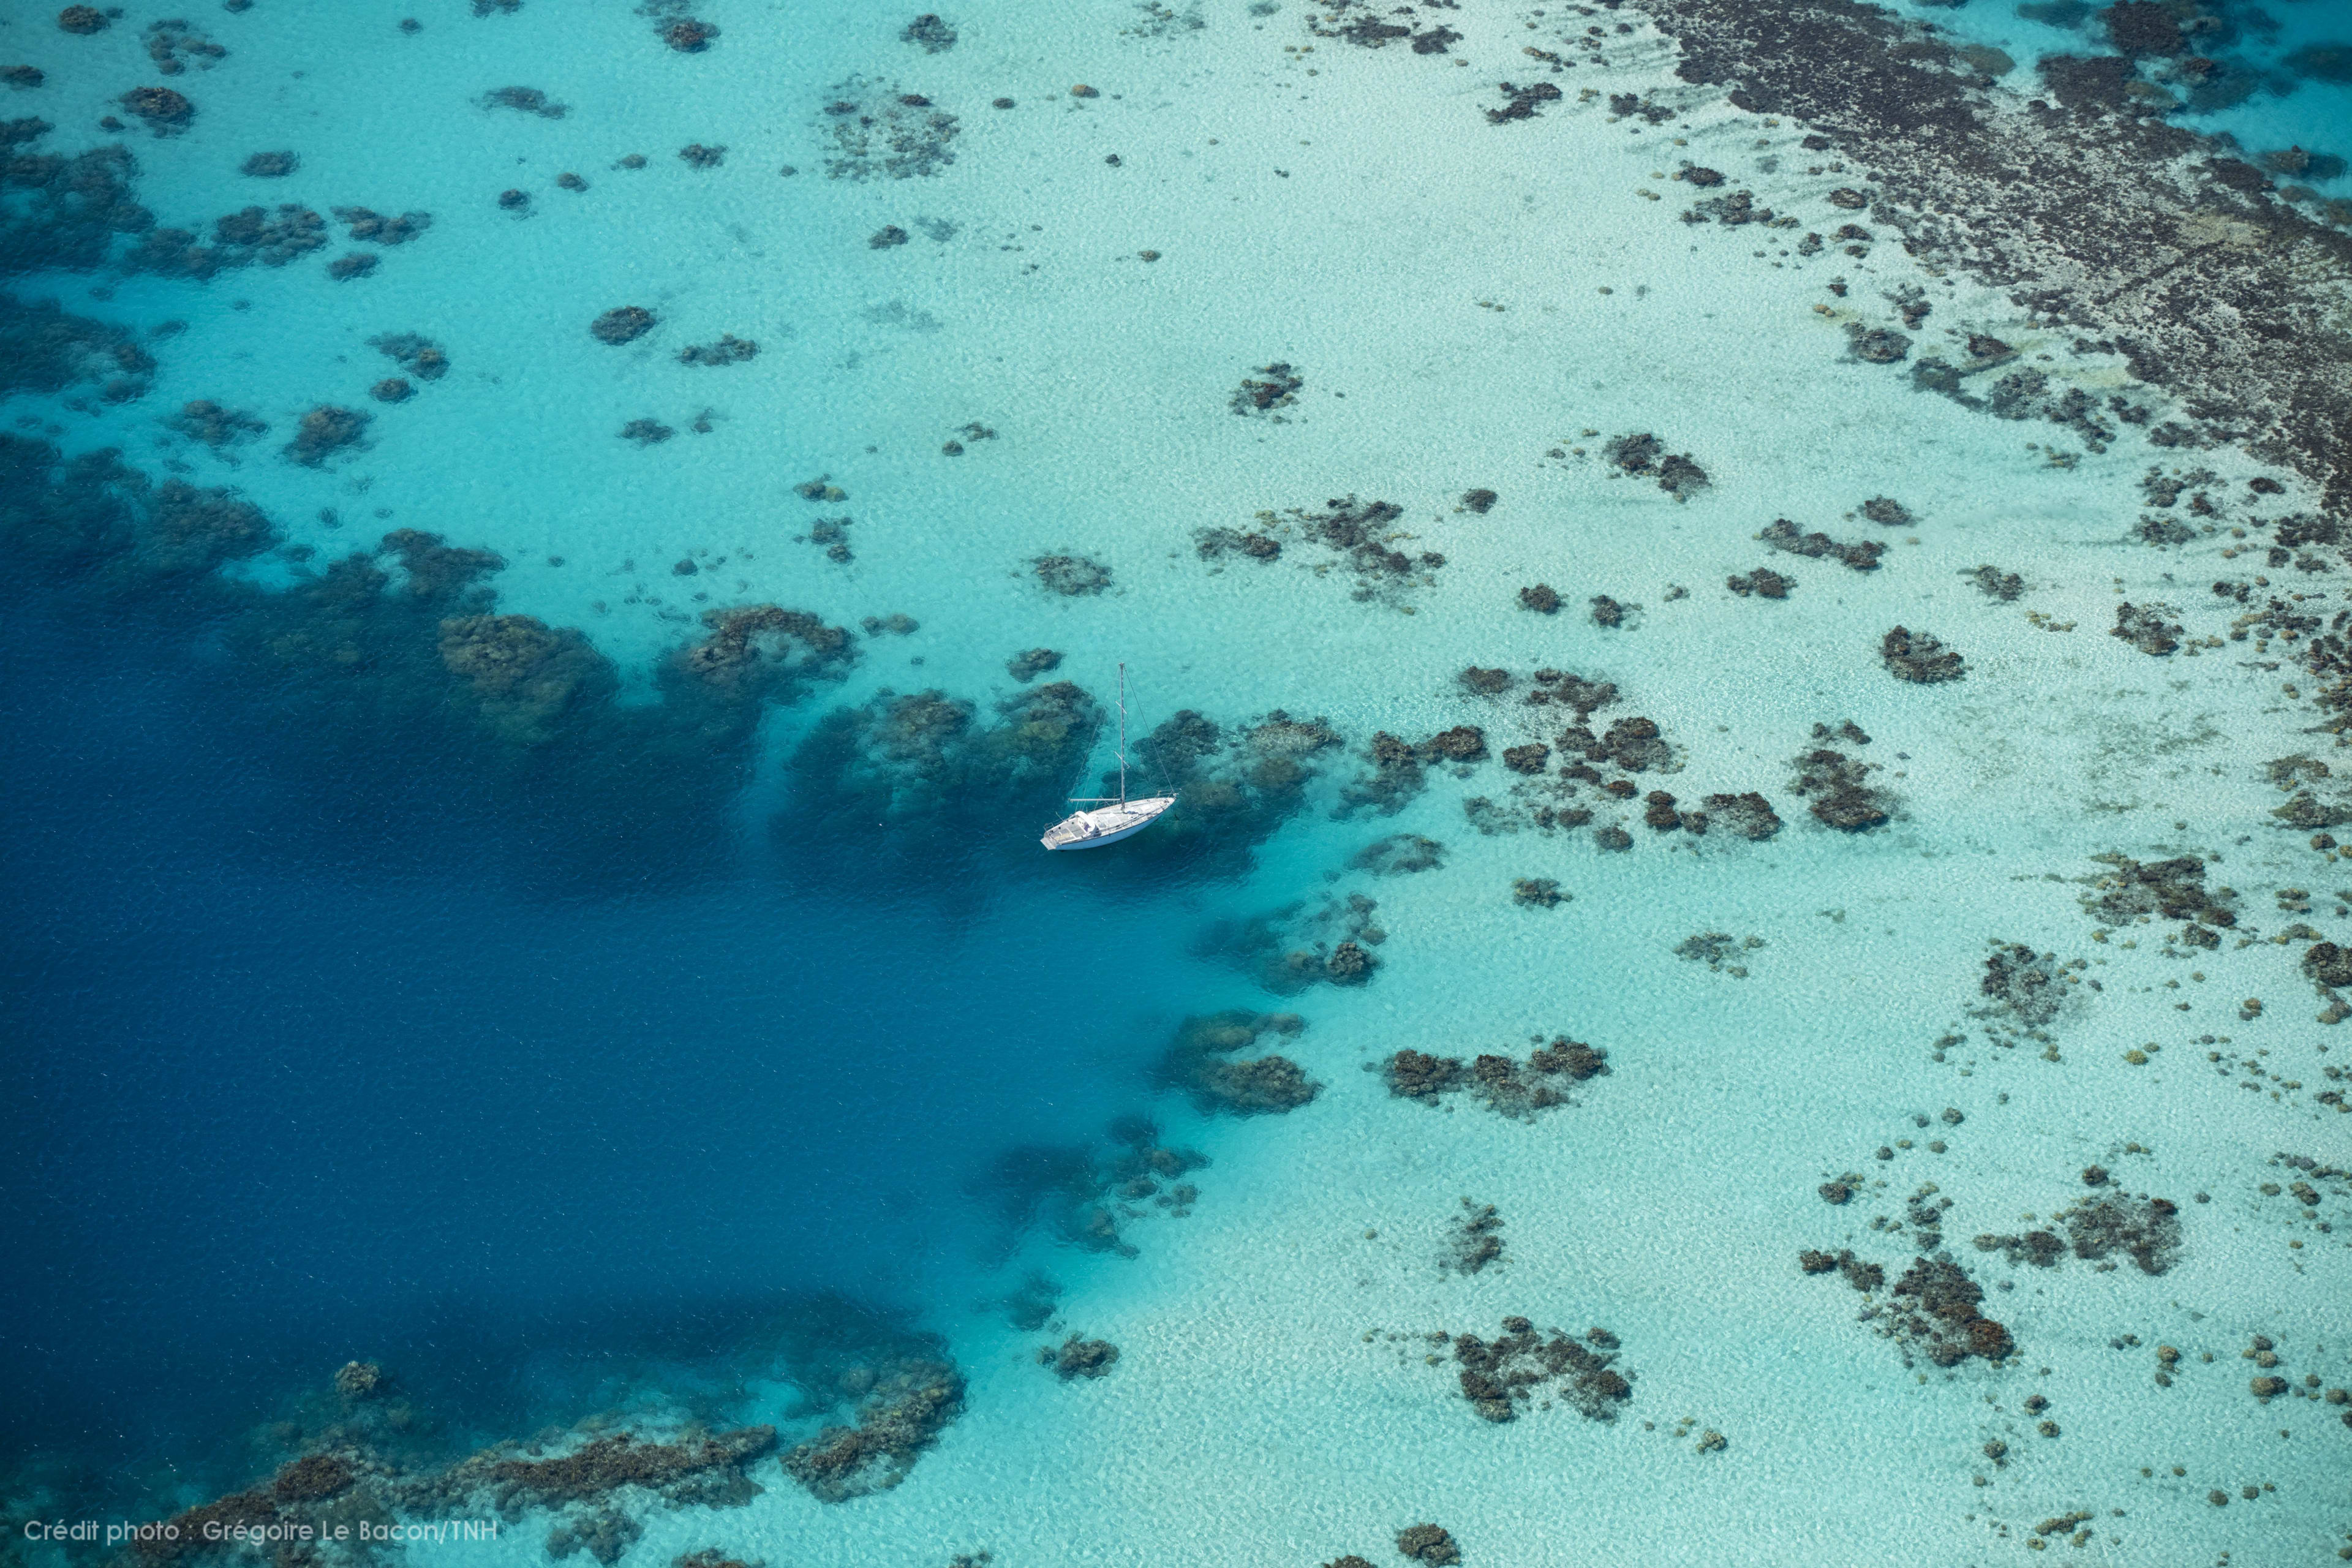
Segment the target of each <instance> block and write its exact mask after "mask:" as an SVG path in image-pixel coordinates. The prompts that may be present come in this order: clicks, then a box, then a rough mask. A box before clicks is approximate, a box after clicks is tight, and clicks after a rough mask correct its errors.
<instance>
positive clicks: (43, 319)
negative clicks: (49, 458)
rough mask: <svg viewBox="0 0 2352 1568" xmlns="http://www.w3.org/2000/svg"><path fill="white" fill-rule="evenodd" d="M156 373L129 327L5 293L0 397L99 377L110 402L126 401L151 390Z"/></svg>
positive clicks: (0, 318)
mask: <svg viewBox="0 0 2352 1568" xmlns="http://www.w3.org/2000/svg"><path fill="white" fill-rule="evenodd" d="M154 371H155V361H154V359H153V358H152V356H151V355H149V354H148V353H147V351H146V350H144V349H142V348H141V347H140V346H139V342H138V340H137V339H136V338H135V337H133V336H132V335H131V332H130V331H127V330H125V329H124V328H121V327H119V326H116V325H114V324H113V323H112V322H109V321H92V320H90V319H89V318H88V317H86V316H72V315H68V314H67V313H66V312H65V311H64V310H61V309H59V308H58V303H57V301H55V300H40V301H37V302H33V303H27V302H26V301H24V300H18V299H17V298H16V296H14V295H11V294H0V397H5V396H9V395H14V394H16V393H20V392H39V393H58V392H62V391H64V390H65V389H66V388H67V387H68V386H70V385H72V384H74V383H76V382H79V381H95V382H100V383H101V384H102V391H101V395H102V396H103V397H104V399H105V400H106V401H107V402H109V403H127V402H130V401H131V399H133V398H136V397H139V396H142V395H144V394H145V393H146V391H147V388H148V384H149V382H150V379H151V378H152V375H153V374H154Z"/></svg>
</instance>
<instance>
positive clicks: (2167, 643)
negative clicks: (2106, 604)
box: [2107, 599, 2180, 658]
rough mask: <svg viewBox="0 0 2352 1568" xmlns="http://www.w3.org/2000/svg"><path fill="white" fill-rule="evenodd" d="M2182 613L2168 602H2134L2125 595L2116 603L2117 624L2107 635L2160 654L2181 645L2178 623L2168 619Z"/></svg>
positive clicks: (2142, 650) (2141, 650)
mask: <svg viewBox="0 0 2352 1568" xmlns="http://www.w3.org/2000/svg"><path fill="white" fill-rule="evenodd" d="M2179 613H2180V612H2179V611H2178V610H2176V609H2174V608H2173V607H2172V606H2171V605H2135V604H2133V603H2132V602H2131V601H2129V600H2128V599H2126V600H2125V601H2124V602H2123V603H2122V604H2119V605H2116V624H2115V626H2114V627H2113V628H2112V629H2111V630H2109V632H2108V633H2107V635H2108V636H2109V637H2121V638H2122V639H2123V640H2124V641H2126V642H2127V643H2129V644H2131V645H2132V647H2136V648H2137V649H2139V651H2140V652H2142V653H2145V654H2150V655H2153V656H2154V657H2156V658H2163V657H2164V656H2165V655H2167V654H2169V653H2173V652H2175V651H2177V650H2178V649H2179V647H2180V626H2179V623H2178V622H2175V621H2168V620H2167V619H2165V617H2166V616H2177V615H2179Z"/></svg>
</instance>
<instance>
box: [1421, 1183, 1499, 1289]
mask: <svg viewBox="0 0 2352 1568" xmlns="http://www.w3.org/2000/svg"><path fill="white" fill-rule="evenodd" d="M1502 1256H1503V1216H1502V1215H1500V1214H1498V1213H1496V1209H1495V1205H1493V1204H1479V1203H1473V1202H1472V1201H1471V1200H1470V1199H1468V1198H1464V1199H1463V1200H1462V1213H1461V1214H1460V1215H1456V1216H1455V1218H1454V1223H1453V1224H1452V1225H1450V1226H1447V1227H1446V1232H1445V1250H1444V1253H1443V1254H1441V1255H1440V1256H1439V1258H1438V1260H1437V1265H1438V1267H1439V1268H1448V1269H1452V1270H1453V1271H1454V1273H1456V1274H1475V1273H1478V1272H1479V1271H1480V1270H1482V1269H1484V1268H1486V1265H1488V1264H1489V1263H1495V1262H1499V1261H1500V1260H1501V1258H1502Z"/></svg>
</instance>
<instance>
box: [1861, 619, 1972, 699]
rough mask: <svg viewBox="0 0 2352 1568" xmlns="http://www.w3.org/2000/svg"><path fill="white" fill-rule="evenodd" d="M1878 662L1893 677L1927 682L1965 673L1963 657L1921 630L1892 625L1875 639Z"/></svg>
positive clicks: (1924, 683)
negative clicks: (1892, 628) (1892, 626)
mask: <svg viewBox="0 0 2352 1568" xmlns="http://www.w3.org/2000/svg"><path fill="white" fill-rule="evenodd" d="M1878 658H1879V662H1880V663H1882V664H1884V665H1885V666H1886V672H1887V673H1888V674H1889V675H1892V676H1893V677H1895V679H1897V680H1908V681H1913V682H1916V683H1917V684H1919V685H1923V686H1931V685H1935V684H1937V683H1939V682H1942V681H1947V680H1958V679H1960V677H1961V676H1963V675H1965V674H1967V673H1968V670H1967V661H1966V660H1965V659H1963V658H1961V657H1960V656H1959V654H1958V653H1957V652H1955V651H1954V650H1953V649H1951V648H1948V647H1945V646H1944V645H1943V644H1942V643H1941V642H1939V641H1937V639H1936V638H1934V637H1929V636H1928V635H1927V633H1925V632H1915V631H1911V630H1909V629H1908V628H1906V627H1904V626H1896V627H1895V629H1894V630H1892V631H1890V632H1888V633H1887V634H1886V635H1885V637H1882V638H1880V639H1879V644H1878Z"/></svg>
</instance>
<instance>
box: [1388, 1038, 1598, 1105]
mask: <svg viewBox="0 0 2352 1568" xmlns="http://www.w3.org/2000/svg"><path fill="white" fill-rule="evenodd" d="M1534 1040H1535V1047H1536V1048H1535V1049H1534V1050H1532V1051H1530V1052H1529V1053H1528V1058H1527V1060H1526V1061H1524V1062H1520V1061H1516V1060H1514V1059H1513V1058H1509V1057H1507V1056H1500V1055H1494V1054H1488V1055H1484V1056H1480V1057H1478V1058H1475V1059H1474V1060H1472V1061H1471V1062H1469V1063H1468V1064H1467V1065H1466V1066H1465V1064H1464V1063H1463V1061H1462V1059H1461V1058H1458V1057H1437V1056H1429V1055H1425V1054H1423V1052H1420V1051H1416V1050H1411V1049H1406V1050H1401V1051H1398V1052H1396V1053H1395V1054H1394V1055H1392V1056H1391V1057H1390V1058H1388V1060H1387V1061H1386V1062H1384V1063H1382V1064H1381V1071H1382V1073H1383V1075H1384V1076H1385V1078H1386V1079H1387V1081H1388V1086H1389V1093H1390V1094H1391V1095H1392V1096H1394V1097H1396V1098H1398V1099H1400V1100H1420V1101H1421V1102H1422V1103H1423V1104H1424V1105H1436V1104H1438V1103H1440V1101H1441V1100H1443V1098H1444V1096H1446V1095H1448V1094H1452V1093H1454V1092H1455V1091H1456V1090H1459V1089H1468V1090H1469V1091H1470V1092H1471V1093H1473V1094H1475V1095H1476V1096H1477V1097H1478V1099H1479V1100H1482V1101H1484V1102H1485V1103H1486V1107H1487V1109H1488V1110H1493V1111H1495V1112H1496V1113H1497V1114H1499V1115H1503V1116H1507V1117H1511V1118H1513V1119H1514V1120H1517V1121H1529V1120H1532V1119H1533V1118H1534V1116H1535V1114H1536V1112H1538V1111H1539V1110H1549V1109H1550V1108H1552V1107H1553V1106H1556V1105H1572V1104H1574V1103H1575V1101H1573V1100H1570V1098H1569V1096H1568V1090H1569V1089H1570V1087H1572V1086H1573V1085H1576V1084H1580V1083H1583V1082H1585V1081H1587V1080H1589V1079H1594V1078H1598V1077H1600V1076H1601V1074H1603V1073H1606V1072H1607V1071H1608V1070H1609V1053H1608V1052H1606V1051H1602V1050H1596V1049H1594V1048H1593V1047H1591V1046H1588V1045H1586V1044H1584V1043H1583V1042H1582V1041H1580V1040H1571V1039H1570V1038H1569V1037H1567V1036H1565V1035H1560V1036H1557V1037H1554V1038H1553V1039H1552V1041H1551V1043H1550V1044H1549V1045H1546V1044H1544V1043H1543V1037H1541V1036H1539V1035H1538V1036H1537V1037H1534Z"/></svg>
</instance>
